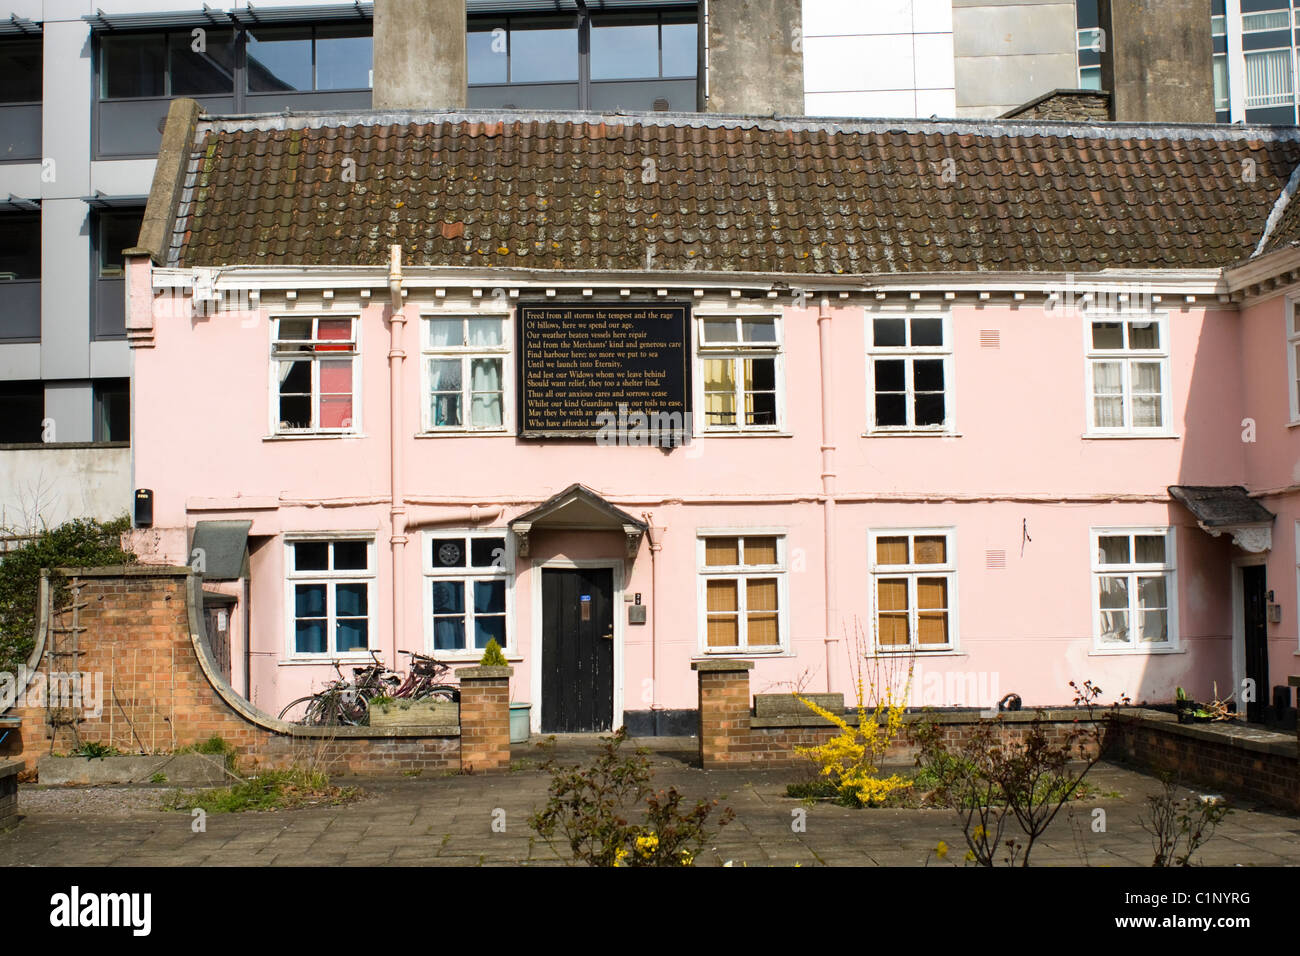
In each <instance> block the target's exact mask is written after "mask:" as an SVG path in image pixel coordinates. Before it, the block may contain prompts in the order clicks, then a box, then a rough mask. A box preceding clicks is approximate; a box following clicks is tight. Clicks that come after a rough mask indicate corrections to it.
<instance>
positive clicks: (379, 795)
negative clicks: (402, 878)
mask: <svg viewBox="0 0 1300 956" xmlns="http://www.w3.org/2000/svg"><path fill="white" fill-rule="evenodd" d="M652 743H653V744H654V745H655V746H654V751H655V752H654V753H653V756H652V766H653V767H654V768H655V771H656V777H655V781H654V783H655V785H656V786H658V787H665V786H669V785H673V786H676V787H678V788H679V789H680V790H681V791H682V792H683V793H684V794H685V795H686V796H687V798H688V799H691V800H694V799H697V798H701V797H712V798H719V797H724V798H725V804H726V805H728V806H730V807H732V808H733V809H734V810H735V811H736V819H735V821H734V822H733V823H732V824H731V825H729V826H727V827H726V828H724V829H723V830H722V831H721V832H720V834H719V835H718V838H717V840H716V843H715V845H714V846H712V847H710V848H708V850H707V851H706V852H705V853H703V854H701V855H700V857H699V858H698V863H699V864H700V865H703V866H718V865H731V866H796V865H797V866H922V865H931V866H933V865H953V864H956V863H960V861H961V858H962V856H963V854H964V852H965V844H964V842H963V839H962V834H961V830H960V828H959V825H958V822H957V817H956V815H955V814H953V813H951V812H950V811H945V810H893V809H867V810H852V809H848V808H843V807H836V806H832V805H830V804H827V803H814V804H811V805H809V804H806V803H804V802H802V801H799V800H794V799H791V798H789V797H786V796H785V787H786V784H787V783H789V782H791V781H793V780H796V779H800V777H801V776H802V774H801V772H799V771H790V770H710V771H703V770H700V769H698V768H696V767H693V766H691V764H692V761H693V759H694V753H693V744H690V745H685V746H684V745H682V744H681V743H679V742H678V743H674V742H665V741H663V740H656V741H652ZM554 749H555V751H556V753H557V757H558V759H560V760H561V761H562V762H566V763H568V762H579V761H583V760H586V759H589V758H590V756H591V753H592V751H593V749H594V738H592V739H588V740H582V739H579V740H574V739H569V738H566V739H565V740H564V741H562V742H559V743H557V746H556V747H555V748H554ZM514 756H515V757H516V759H515V761H514V762H515V764H516V766H517V767H520V768H521V769H518V770H517V771H514V772H511V773H509V774H505V775H500V776H493V777H487V776H484V775H481V774H480V775H466V776H460V775H426V776H421V777H398V778H393V779H384V780H374V779H364V780H356V781H348V780H339V781H338V782H340V783H345V784H348V785H352V784H355V785H357V786H359V787H361V788H362V789H363V790H364V795H363V797H362V799H360V800H359V801H357V802H356V803H353V804H349V805H347V806H342V807H314V808H310V809H304V810H294V811H279V812H273V813H241V814H208V816H207V831H206V832H204V833H194V832H192V830H191V817H190V814H188V813H185V812H174V811H162V810H158V809H154V808H155V807H156V806H157V805H158V803H159V802H160V801H161V800H162V799H163V797H164V796H165V795H166V794H167V793H168V792H169V791H168V790H167V789H166V788H156V787H155V788H131V789H118V790H116V791H114V790H113V789H112V788H97V789H96V791H95V792H94V794H93V796H86V795H85V794H75V793H70V792H69V791H67V790H61V791H58V792H55V791H50V790H43V789H42V788H40V787H24V788H23V790H22V792H21V794H20V810H21V812H22V813H23V815H24V816H23V819H22V821H21V823H20V824H19V825H18V826H17V827H15V828H14V829H11V830H9V831H7V832H5V833H0V865H8V866H96V865H111V866H138V865H149V866H316V867H320V866H377V865H387V866H478V865H482V866H493V865H530V866H555V865H563V864H564V863H565V862H566V861H565V859H564V858H563V857H562V856H561V855H560V852H557V850H556V849H554V848H552V847H550V846H549V845H547V844H546V843H545V842H544V841H542V840H540V839H538V838H537V837H536V836H535V834H533V832H532V831H531V830H530V829H528V826H527V822H526V821H527V818H528V816H529V815H530V814H531V813H532V812H534V811H535V810H537V809H539V808H540V807H541V806H542V805H543V804H544V803H545V800H546V789H547V785H548V783H549V779H550V778H549V776H548V775H547V774H546V773H544V772H543V771H542V770H540V769H538V767H537V765H538V764H540V758H539V755H538V751H537V750H536V749H535V748H530V747H522V748H521V747H517V748H516V751H515V754H514ZM1089 781H1090V783H1091V784H1092V785H1093V787H1094V788H1095V789H1094V792H1095V793H1096V794H1098V795H1097V796H1095V797H1093V796H1090V797H1089V798H1087V799H1085V800H1082V801H1076V802H1074V803H1072V804H1070V805H1069V806H1067V808H1066V809H1065V810H1063V811H1062V813H1061V815H1060V816H1059V817H1058V818H1057V820H1056V821H1055V822H1054V823H1053V824H1052V827H1051V829H1050V830H1049V831H1048V833H1047V834H1046V836H1045V837H1044V838H1043V839H1042V840H1041V841H1040V842H1039V844H1038V845H1037V846H1036V847H1035V849H1034V856H1033V862H1034V863H1035V864H1037V865H1043V866H1061V865H1066V866H1077V865H1080V864H1082V863H1084V862H1085V861H1086V862H1087V863H1089V864H1091V865H1094V866H1098V865H1102V866H1148V865H1149V864H1150V861H1151V855H1152V850H1151V846H1150V839H1149V837H1148V835H1147V834H1146V832H1145V831H1143V830H1142V829H1141V827H1140V825H1139V823H1138V820H1139V813H1140V811H1141V810H1142V809H1143V807H1144V805H1145V797H1146V796H1147V795H1149V794H1154V793H1157V792H1158V791H1159V789H1160V784H1159V781H1158V780H1156V779H1155V778H1154V777H1151V776H1147V775H1145V774H1142V773H1138V772H1136V771H1134V770H1131V769H1128V768H1125V767H1122V766H1118V765H1113V764H1101V765H1099V766H1098V767H1096V768H1094V770H1093V772H1092V773H1091V774H1090V776H1089ZM1187 792H1188V793H1190V792H1191V791H1187ZM1234 806H1235V807H1236V810H1235V812H1234V813H1232V814H1231V815H1229V817H1228V818H1227V820H1226V822H1225V823H1224V824H1223V825H1222V826H1221V827H1220V829H1219V833H1218V835H1216V836H1215V838H1214V839H1213V840H1211V841H1210V842H1209V843H1208V844H1207V845H1206V846H1205V848H1204V849H1203V851H1202V852H1201V854H1200V855H1199V861H1200V862H1202V863H1204V864H1208V865H1218V866H1234V865H1265V866H1272V865H1293V864H1300V817H1296V816H1291V815H1288V814H1285V813H1282V812H1280V811H1275V810H1271V809H1268V808H1263V807H1259V806H1255V805H1252V804H1248V803H1245V802H1237V803H1235V804H1234ZM1095 808H1101V809H1104V810H1105V811H1106V831H1105V832H1104V833H1096V832H1093V830H1092V828H1091V823H1092V820H1093V810H1094V809H1095ZM498 810H500V811H504V814H505V823H506V831H505V832H504V833H499V832H494V830H493V820H494V819H499V817H500V814H496V815H495V816H494V812H495V811H498ZM796 810H797V811H802V813H801V814H798V815H796V814H794V813H792V811H796ZM797 816H802V818H803V824H804V829H803V830H802V832H799V831H797V830H796V829H794V828H792V823H793V822H794V821H795V820H796V817H797ZM1017 832H1018V831H1017ZM940 840H942V841H944V842H946V843H947V844H948V846H949V847H950V848H951V850H950V852H949V854H948V857H947V859H946V860H944V861H939V860H938V859H937V858H936V857H935V855H934V852H933V851H934V848H935V846H936V845H937V844H938V843H939V841H940ZM561 849H563V848H561Z"/></svg>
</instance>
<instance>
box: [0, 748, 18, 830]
mask: <svg viewBox="0 0 1300 956" xmlns="http://www.w3.org/2000/svg"><path fill="white" fill-rule="evenodd" d="M22 769H23V762H22V761H21V760H0V830H7V829H9V827H11V826H13V825H14V824H15V823H17V822H18V771H20V770H22Z"/></svg>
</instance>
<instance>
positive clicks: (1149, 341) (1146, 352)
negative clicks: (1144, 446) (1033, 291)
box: [1087, 315, 1169, 435]
mask: <svg viewBox="0 0 1300 956" xmlns="http://www.w3.org/2000/svg"><path fill="white" fill-rule="evenodd" d="M1087 334H1088V391H1089V400H1088V430H1089V432H1090V433H1093V434H1098V435H1106V434H1155V433H1162V434H1163V433H1167V432H1168V430H1169V350H1168V343H1167V337H1168V329H1167V325H1166V323H1165V321H1164V319H1163V317H1157V316H1151V315H1136V316H1124V315H1114V316H1097V317H1092V318H1091V319H1090V320H1089V322H1088V330H1087Z"/></svg>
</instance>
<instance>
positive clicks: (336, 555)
mask: <svg viewBox="0 0 1300 956" xmlns="http://www.w3.org/2000/svg"><path fill="white" fill-rule="evenodd" d="M287 544H288V556H287V562H286V564H287V567H288V569H289V572H288V586H289V614H290V647H291V652H292V654H293V655H294V656H299V657H306V656H316V655H320V656H327V655H337V654H350V653H355V652H358V651H365V650H366V649H367V648H369V647H370V634H371V630H372V626H371V620H370V613H371V608H372V606H373V605H374V600H373V598H374V594H373V589H374V585H375V574H374V558H373V555H372V551H373V549H374V541H373V540H371V539H366V538H338V539H329V538H310V539H302V540H295V539H291V540H289V541H288V542H287Z"/></svg>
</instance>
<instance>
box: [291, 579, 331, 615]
mask: <svg viewBox="0 0 1300 956" xmlns="http://www.w3.org/2000/svg"><path fill="white" fill-rule="evenodd" d="M327 587H328V585H325V584H299V585H295V587H294V589H293V613H294V617H324V616H325V589H326V588H327Z"/></svg>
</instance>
